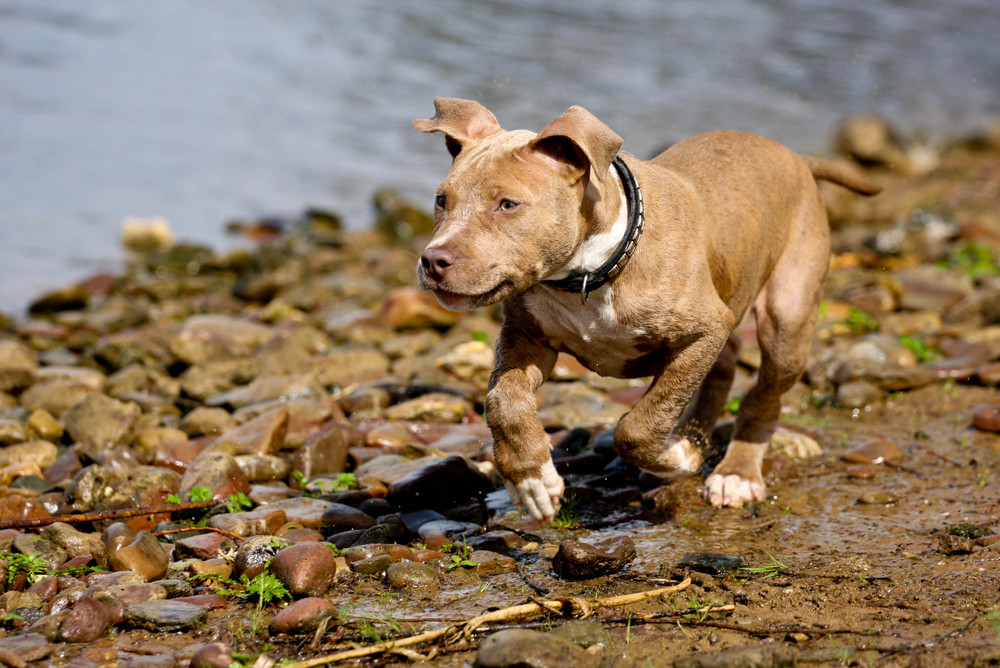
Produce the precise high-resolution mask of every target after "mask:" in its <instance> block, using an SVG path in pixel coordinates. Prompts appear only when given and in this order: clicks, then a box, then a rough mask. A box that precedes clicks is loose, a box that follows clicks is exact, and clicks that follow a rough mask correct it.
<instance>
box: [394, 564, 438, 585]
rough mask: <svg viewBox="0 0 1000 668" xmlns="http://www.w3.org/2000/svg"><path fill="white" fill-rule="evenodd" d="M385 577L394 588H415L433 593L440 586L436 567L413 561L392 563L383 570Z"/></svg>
mask: <svg viewBox="0 0 1000 668" xmlns="http://www.w3.org/2000/svg"><path fill="white" fill-rule="evenodd" d="M385 579H386V583H387V584H388V585H389V586H390V587H393V588H395V589H406V590H413V589H417V590H421V591H422V592H424V593H433V592H436V591H437V590H438V589H440V588H441V579H440V577H439V576H438V570H437V569H436V568H434V567H433V566H430V565H428V564H419V563H416V562H413V561H400V562H397V563H395V564H392V565H391V566H389V567H388V568H387V569H386V571H385Z"/></svg>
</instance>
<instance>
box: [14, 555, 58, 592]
mask: <svg viewBox="0 0 1000 668" xmlns="http://www.w3.org/2000/svg"><path fill="white" fill-rule="evenodd" d="M4 559H5V560H6V561H7V584H8V585H10V584H12V583H13V582H14V578H16V577H17V574H18V573H24V574H26V575H27V576H28V584H35V583H36V582H39V581H40V580H42V579H43V578H44V577H45V574H46V569H47V568H48V566H49V564H48V562H46V561H45V559H43V558H42V556H41V555H39V554H20V553H18V552H14V553H11V554H8V555H6V556H5V557H4Z"/></svg>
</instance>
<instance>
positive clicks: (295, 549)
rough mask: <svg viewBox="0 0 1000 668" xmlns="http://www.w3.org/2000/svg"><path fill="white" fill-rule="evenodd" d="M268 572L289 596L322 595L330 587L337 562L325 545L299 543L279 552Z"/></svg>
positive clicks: (328, 547) (331, 551) (329, 548)
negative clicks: (286, 589) (288, 592)
mask: <svg viewBox="0 0 1000 668" xmlns="http://www.w3.org/2000/svg"><path fill="white" fill-rule="evenodd" d="M271 572H272V573H274V575H275V577H277V578H278V579H279V580H281V582H282V583H283V584H284V585H285V587H287V588H288V591H290V592H291V593H292V594H296V595H298V594H305V595H306V596H322V595H323V594H325V593H326V591H327V590H328V589H329V588H330V585H331V584H333V581H334V579H335V575H336V572H337V561H336V557H335V556H334V553H333V550H332V549H331V546H330V545H328V544H326V543H298V544H297V545H289V546H288V547H286V548H283V549H281V550H279V551H278V553H277V554H276V555H275V556H274V559H273V560H272V561H271Z"/></svg>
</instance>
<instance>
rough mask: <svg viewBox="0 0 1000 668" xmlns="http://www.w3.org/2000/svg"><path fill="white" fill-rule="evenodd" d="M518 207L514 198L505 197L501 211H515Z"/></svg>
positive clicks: (501, 204) (501, 203)
mask: <svg viewBox="0 0 1000 668" xmlns="http://www.w3.org/2000/svg"><path fill="white" fill-rule="evenodd" d="M516 208H517V202H514V201H512V200H509V199H505V200H502V201H501V202H500V210H501V211H513V210H514V209H516Z"/></svg>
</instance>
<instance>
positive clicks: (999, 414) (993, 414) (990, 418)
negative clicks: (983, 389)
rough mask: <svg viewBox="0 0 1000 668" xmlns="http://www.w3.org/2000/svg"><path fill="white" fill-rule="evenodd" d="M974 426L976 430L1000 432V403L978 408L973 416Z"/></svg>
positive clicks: (989, 403) (991, 403) (987, 404)
mask: <svg viewBox="0 0 1000 668" xmlns="http://www.w3.org/2000/svg"><path fill="white" fill-rule="evenodd" d="M972 424H974V425H975V427H976V429H981V430H983V431H995V432H1000V401H991V402H988V403H985V404H980V405H979V406H977V407H976V409H975V411H974V412H973V414H972Z"/></svg>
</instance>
